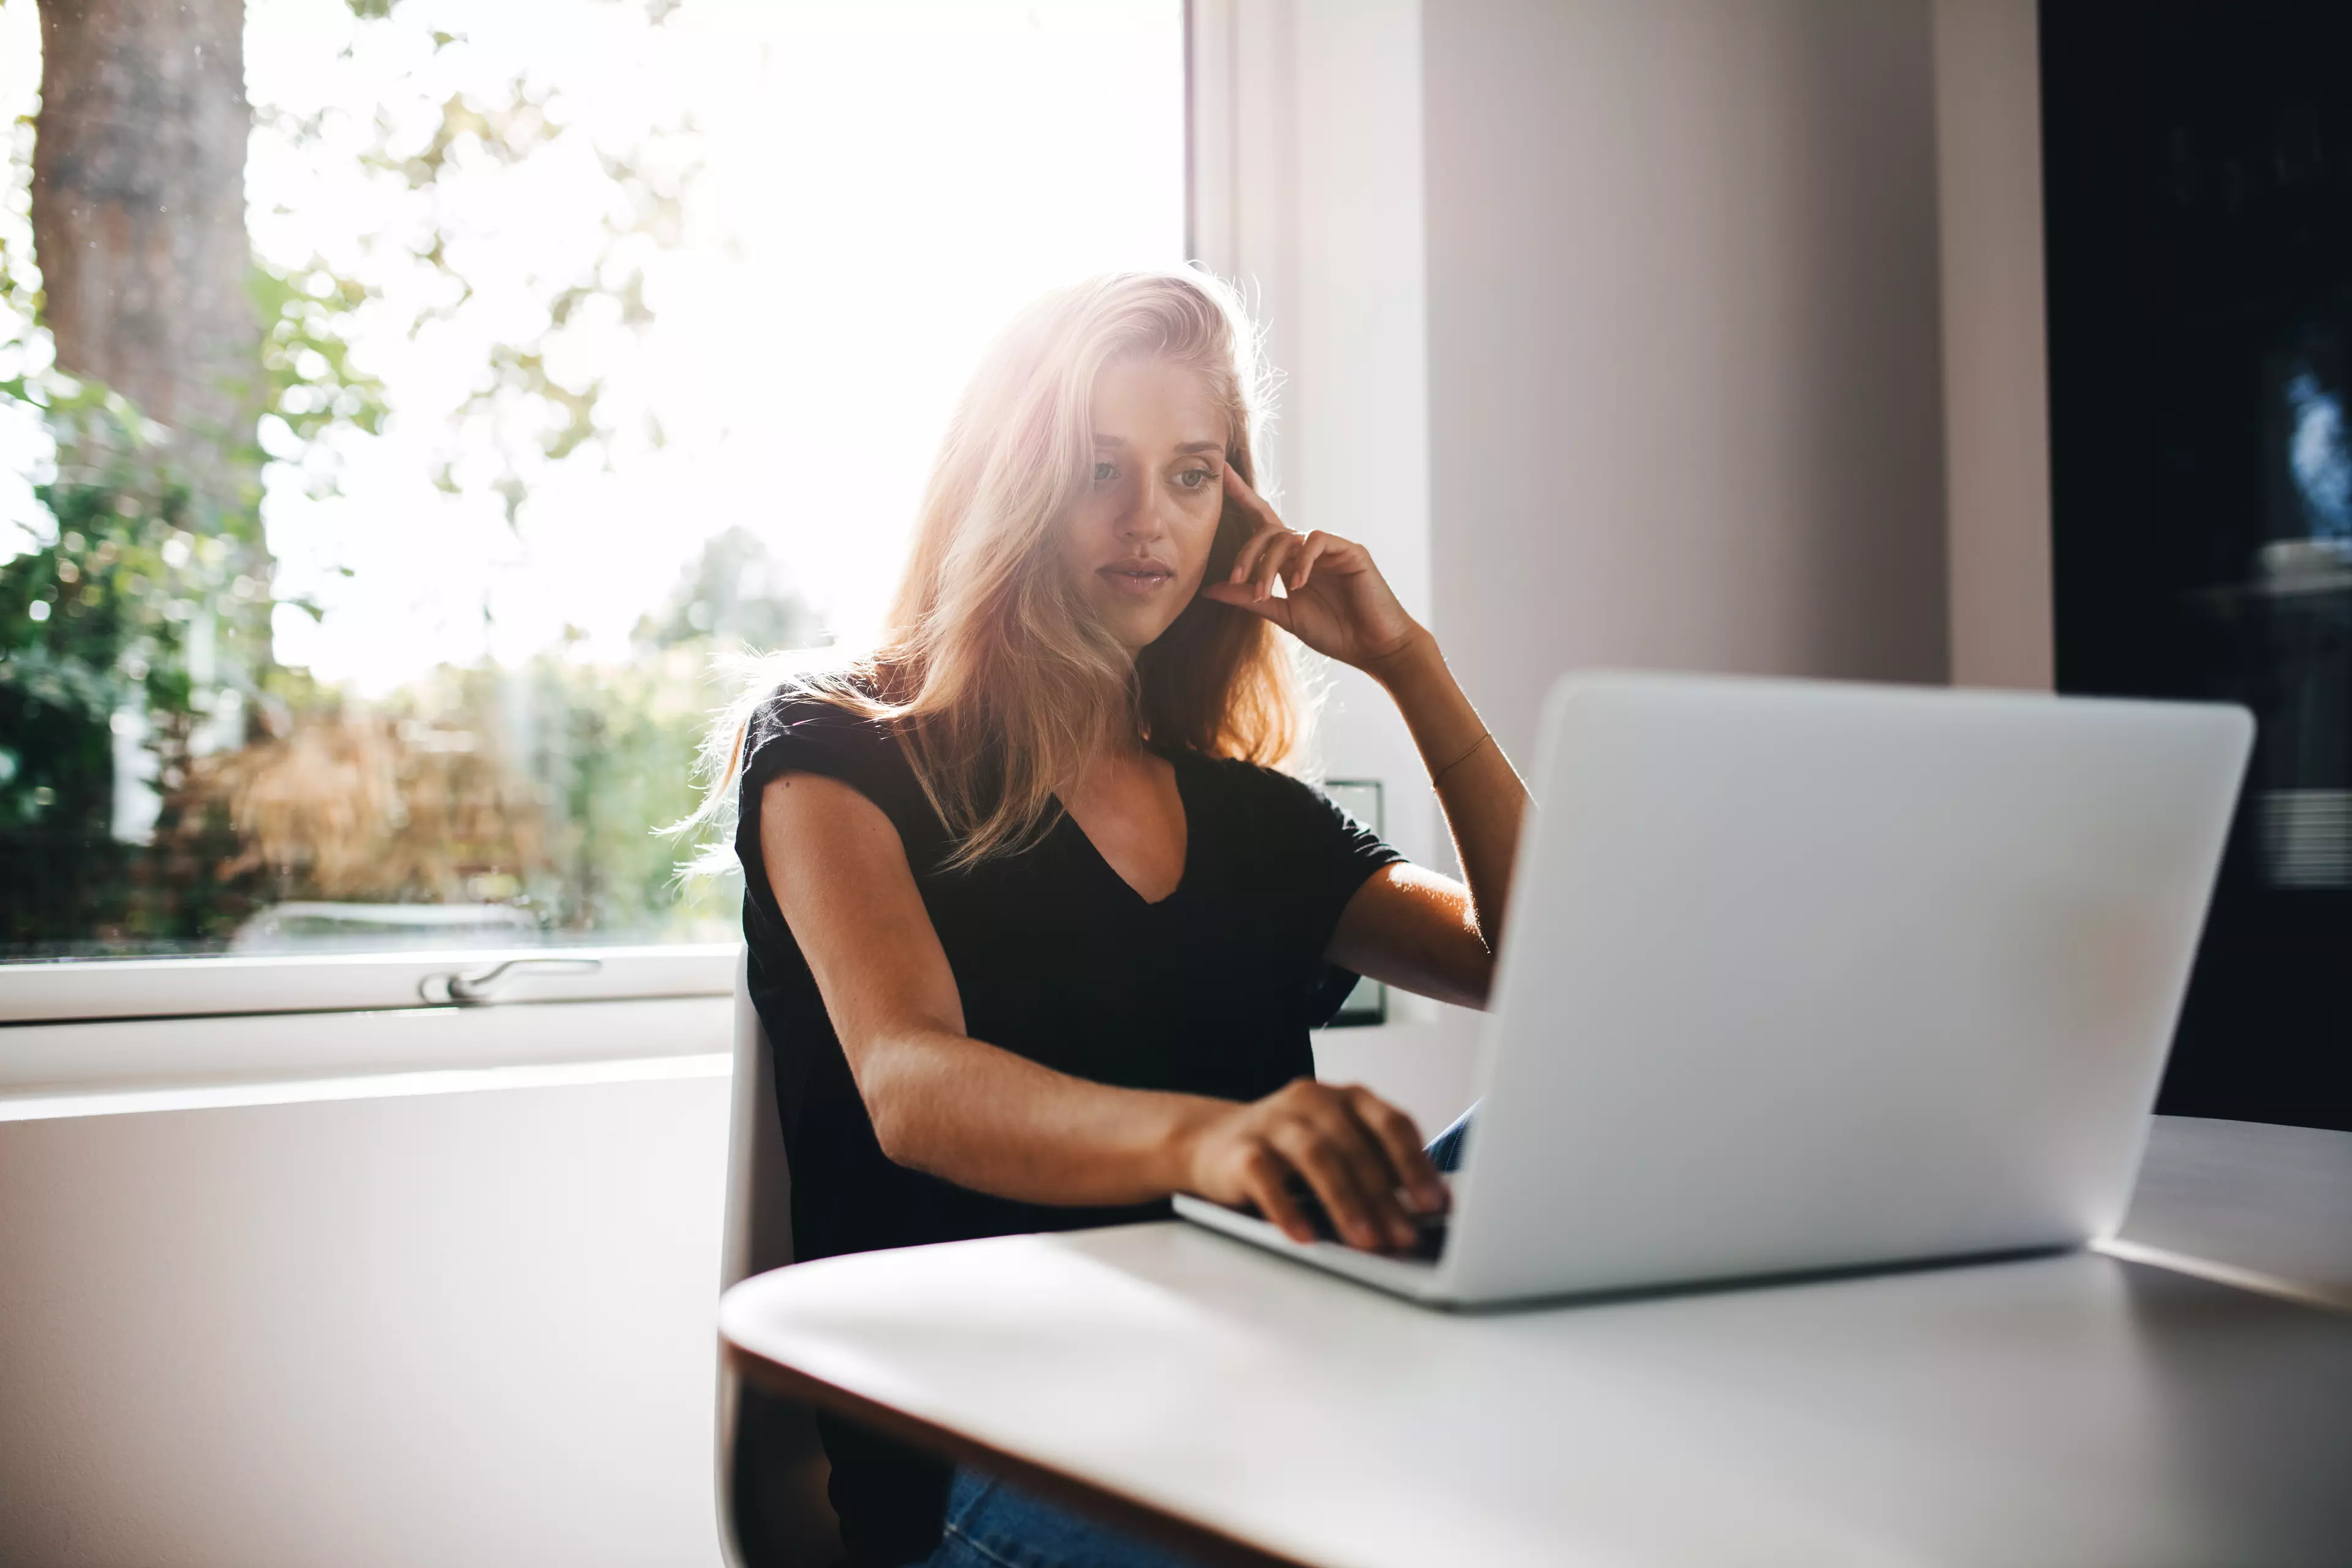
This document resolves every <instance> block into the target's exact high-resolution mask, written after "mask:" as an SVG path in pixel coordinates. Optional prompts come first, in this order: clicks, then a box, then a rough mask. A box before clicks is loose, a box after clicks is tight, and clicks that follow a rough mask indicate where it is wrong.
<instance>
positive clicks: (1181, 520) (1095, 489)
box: [1063, 359, 1228, 653]
mask: <svg viewBox="0 0 2352 1568" xmlns="http://www.w3.org/2000/svg"><path fill="white" fill-rule="evenodd" d="M1227 435H1228V429H1227V423H1226V419H1225V411H1224V408H1223V406H1222V405H1220V404H1219V403H1218V402H1217V400H1216V398H1215V397H1214V396H1213V395H1211V392H1210V388H1209V384H1208V381H1207V379H1206V378H1205V377H1203V376H1202V374H1200V373H1199V372H1198V371H1195V370H1193V369H1192V368H1190V367H1189V366H1185V365H1180V364H1174V363H1170V362H1169V361H1167V360H1162V359H1132V360H1121V361H1118V362H1116V363H1112V364H1110V365H1108V366H1107V367H1106V368H1105V369H1104V371H1103V373H1102V374H1101V376H1100V377H1098V378H1097V381H1096V383H1095V396H1094V442H1095V449H1094V463H1095V466H1094V483H1093V486H1092V488H1091V489H1089V490H1088V491H1087V494H1086V495H1085V496H1084V497H1083V498H1082V499H1081V500H1079V502H1078V504H1077V505H1076V507H1075V508H1074V509H1073V510H1072V511H1071V514H1070V521H1069V529H1068V532H1067V533H1066V536H1065V538H1064V541H1063V555H1064V560H1065V561H1066V563H1067V564H1068V566H1069V569H1070V572H1071V574H1072V575H1073V576H1074V577H1075V578H1076V581H1077V584H1078V589H1079V592H1081V593H1083V594H1084V595H1086V597H1087V603H1088V604H1090V605H1093V606H1094V607H1095V612H1096V614H1097V615H1098V616H1101V618H1102V624H1103V625H1104V626H1106V627H1108V629H1109V630H1110V633H1111V635H1112V636H1114V637H1118V640H1119V641H1120V642H1121V643H1123V644H1125V645H1126V647H1127V649H1128V651H1129V653H1136V652H1139V651H1141V650H1142V649H1143V648H1145V647H1149V646H1150V644H1151V642H1152V640H1153V639H1154V638H1156V637H1159V636H1160V633H1162V632H1164V631H1166V630H1167V629H1168V627H1169V626H1170V625H1171V623H1173V622H1174V620H1175V619H1176V617H1177V616H1178V615H1179V614H1181V612H1182V610H1183V608H1184V606H1185V605H1189V604H1191V603H1192V595H1193V593H1194V591H1195V590H1197V589H1198V588H1199V587H1200V586H1201V576H1202V572H1203V571H1205V570H1206V568H1207V566H1208V563H1209V547H1210V545H1211V544H1212V543H1213V542H1215V539H1216V536H1217V519H1218V516H1219V515H1220V513H1222V512H1223V510H1224V471H1225V441H1226V437H1227Z"/></svg>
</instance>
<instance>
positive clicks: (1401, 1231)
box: [1319, 1094, 1413, 1247]
mask: <svg viewBox="0 0 2352 1568" xmlns="http://www.w3.org/2000/svg"><path fill="white" fill-rule="evenodd" d="M1319 1114H1321V1115H1322V1116H1323V1117H1324V1118H1325V1119H1326V1120H1325V1121H1324V1122H1323V1127H1324V1131H1325V1135H1326V1136H1327V1137H1328V1138H1329V1139H1330V1141H1331V1142H1332V1144H1333V1145H1334V1146H1335V1147H1336V1148H1337V1149H1338V1150H1339V1157H1340V1158H1341V1159H1342V1160H1343V1161H1345V1162H1346V1163H1347V1166H1348V1173H1349V1177H1350V1178H1351V1179H1353V1181H1354V1182H1355V1184H1356V1186H1357V1188H1358V1190H1360V1192H1362V1193H1363V1194H1364V1200H1365V1205H1366V1206H1367V1207H1368V1208H1369V1209H1370V1211H1371V1220H1372V1223H1373V1224H1374V1225H1376V1226H1379V1227H1380V1228H1381V1234H1382V1235H1383V1237H1385V1238H1386V1239H1387V1242H1388V1245H1389V1246H1391V1247H1410V1246H1412V1239H1413V1228H1412V1216H1411V1215H1408V1214H1407V1213H1406V1212H1405V1208H1404V1205H1403V1204H1402V1202H1400V1201H1399V1199H1398V1196H1397V1189H1398V1188H1399V1187H1401V1186H1402V1185H1403V1183H1402V1182H1401V1181H1399V1180H1398V1175H1397V1172H1396V1171H1395V1170H1394V1169H1393V1167H1392V1165H1391V1161H1390V1159H1389V1155H1388V1151H1387V1150H1386V1149H1385V1148H1383V1147H1382V1146H1381V1142H1380V1140H1379V1139H1378V1138H1377V1137H1376V1136H1374V1134H1373V1133H1372V1131H1371V1130H1370V1128H1369V1127H1367V1126H1366V1125H1365V1124H1364V1122H1363V1121H1362V1120H1361V1119H1360V1117H1359V1116H1358V1115H1357V1114H1356V1110H1355V1107H1354V1105H1353V1103H1352V1102H1351V1100H1349V1098H1348V1097H1346V1096H1345V1095H1344V1094H1342V1095H1335V1096H1333V1097H1332V1098H1331V1100H1329V1101H1328V1104H1327V1105H1326V1106H1324V1107H1322V1108H1320V1109H1319Z"/></svg>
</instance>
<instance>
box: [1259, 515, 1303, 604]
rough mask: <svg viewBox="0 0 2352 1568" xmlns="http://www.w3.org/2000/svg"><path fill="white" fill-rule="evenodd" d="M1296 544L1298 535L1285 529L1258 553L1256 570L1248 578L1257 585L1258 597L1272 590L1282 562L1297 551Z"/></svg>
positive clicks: (1280, 571)
mask: <svg viewBox="0 0 2352 1568" xmlns="http://www.w3.org/2000/svg"><path fill="white" fill-rule="evenodd" d="M1298 545H1299V539H1298V535H1297V534H1295V533H1292V532H1290V531H1288V530H1285V531H1283V532H1281V533H1279V534H1277V535H1276V536H1275V538H1274V539H1273V541H1272V542H1269V543H1268V544H1267V545H1266V547H1265V550H1264V551H1263V552H1261V553H1260V554H1259V555H1258V558H1257V570H1255V572H1252V573H1251V574H1250V578H1251V581H1252V582H1254V583H1255V584H1256V586H1257V596H1258V597H1259V598H1261V599H1263V598H1265V597H1266V596H1268V595H1271V594H1272V593H1273V592H1274V583H1275V579H1276V577H1279V576H1280V575H1281V574H1282V563H1284V562H1286V561H1287V560H1289V559H1290V558H1291V556H1293V555H1294V554H1296V553H1297V551H1298Z"/></svg>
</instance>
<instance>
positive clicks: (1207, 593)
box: [1201, 583, 1291, 631]
mask: <svg viewBox="0 0 2352 1568" xmlns="http://www.w3.org/2000/svg"><path fill="white" fill-rule="evenodd" d="M1201 596H1202V598H1204V599H1214V600H1215V601H1216V602H1217V603H1219V604H1220V605H1232V606H1233V607H1234V609H1236V610H1247V611H1248V612H1249V613H1250V614H1251V615H1253V616H1258V617H1260V618H1261V619H1264V620H1269V621H1272V622H1273V623H1274V624H1275V625H1276V626H1280V627H1281V628H1282V629H1283V630H1284V631H1288V630H1290V629H1291V626H1290V601H1289V600H1287V599H1261V598H1259V597H1258V596H1257V590H1256V589H1255V588H1254V587H1252V586H1251V585H1250V584H1247V583H1212V584H1209V585H1208V586H1206V587H1204V588H1202V590H1201Z"/></svg>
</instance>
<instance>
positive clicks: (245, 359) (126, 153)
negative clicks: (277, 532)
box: [32, 0, 261, 506]
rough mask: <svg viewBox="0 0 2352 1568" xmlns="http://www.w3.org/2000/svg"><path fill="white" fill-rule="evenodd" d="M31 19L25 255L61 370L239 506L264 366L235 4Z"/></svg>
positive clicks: (123, 1) (180, 1) (110, 9)
mask: <svg viewBox="0 0 2352 1568" xmlns="http://www.w3.org/2000/svg"><path fill="white" fill-rule="evenodd" d="M40 14H41V111H40V119H39V121H38V127H37V135H36V138H35V142H34V147H33V192H32V195H33V210H32V219H33V239H34V251H35V254H36V256H37V258H38V259H39V261H40V267H41V277H42V282H43V287H44V291H45V293H46V296H47V305H46V312H45V314H46V321H47V326H48V328H49V331H50V332H51V333H52V335H53V336H54V337H55V338H56V341H57V349H58V364H59V366H60V367H61V368H63V369H64V370H66V371H67V372H68V373H69V374H74V375H78V376H85V377H89V378H91V379H94V380H97V381H100V382H102V383H104V384H106V385H108V386H110V387H111V388H113V389H114V390H115V391H117V392H119V393H121V394H122V395H124V396H126V397H128V398H130V399H131V401H132V402H133V403H135V404H137V405H139V407H140V409H141V411H142V413H144V414H146V415H147V416H149V417H150V418H152V419H156V420H160V421H162V422H163V424H165V425H168V426H173V427H174V428H175V429H177V430H179V431H181V432H183V433H184V437H186V440H185V442H184V445H183V446H182V450H183V453H184V460H185V461H187V462H188V463H189V465H190V467H191V468H193V469H194V474H193V476H192V477H194V478H196V479H197V480H198V482H199V485H200V488H203V489H211V490H213V491H214V495H213V496H212V498H211V499H213V500H215V501H216V502H217V503H220V504H226V505H233V506H234V505H240V504H247V501H246V498H247V497H248V496H249V494H250V488H249V487H250V480H251V473H250V469H251V465H252V462H253V442H254V434H253V426H254V419H255V417H256V416H257V413H258V411H259V408H260V396H261V365H260V329H259V325H258V323H257V319H256V317H255V313H254V308H253V303H252V299H251V296H250V295H249V294H248V293H247V272H248V269H249V268H250V267H251V265H252V260H251V258H252V250H251V247H250V244H249V243H248V241H247V237H246V228H245V153H246V140H247V135H248V133H249V132H250V131H251V128H252V121H253V113H252V110H251V108H250V107H249V106H248V105H247V102H246V97H245V5H244V0H40ZM240 479H242V480H244V481H245V482H243V483H239V482H238V481H239V480H240ZM208 481H210V482H208Z"/></svg>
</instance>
